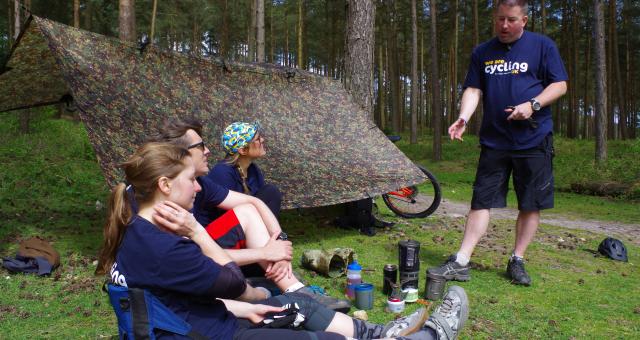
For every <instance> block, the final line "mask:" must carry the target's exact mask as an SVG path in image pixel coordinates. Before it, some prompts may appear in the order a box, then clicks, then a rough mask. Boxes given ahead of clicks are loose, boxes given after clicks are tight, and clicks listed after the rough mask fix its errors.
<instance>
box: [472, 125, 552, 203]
mask: <svg viewBox="0 0 640 340" xmlns="http://www.w3.org/2000/svg"><path fill="white" fill-rule="evenodd" d="M553 154H554V150H553V137H552V135H551V134H549V135H547V137H545V138H544V139H543V140H542V143H540V145H538V146H537V147H535V148H531V149H526V150H514V151H510V150H495V149H491V148H488V147H485V146H483V147H482V151H481V153H480V160H479V162H478V170H477V171H476V180H475V182H474V184H473V198H472V199H471V209H474V210H478V209H491V208H504V207H506V206H507V191H508V187H509V177H510V175H511V174H512V173H513V187H514V189H515V191H516V196H517V198H518V210H522V211H538V210H543V209H550V208H553V189H554V186H553Z"/></svg>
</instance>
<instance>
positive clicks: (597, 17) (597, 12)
mask: <svg viewBox="0 0 640 340" xmlns="http://www.w3.org/2000/svg"><path fill="white" fill-rule="evenodd" d="M593 17H594V31H595V42H596V46H595V51H596V74H595V78H596V79H595V80H596V95H595V98H596V107H595V116H596V122H595V130H596V134H595V135H596V150H595V151H596V154H595V159H596V162H597V163H602V162H604V161H606V159H607V95H606V94H607V67H606V62H607V58H606V54H605V47H604V0H594V1H593Z"/></svg>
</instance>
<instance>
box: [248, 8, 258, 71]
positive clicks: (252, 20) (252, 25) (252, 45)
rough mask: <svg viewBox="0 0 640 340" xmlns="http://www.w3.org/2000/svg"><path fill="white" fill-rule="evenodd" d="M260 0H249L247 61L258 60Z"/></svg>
mask: <svg viewBox="0 0 640 340" xmlns="http://www.w3.org/2000/svg"><path fill="white" fill-rule="evenodd" d="M257 1H258V0H249V14H250V16H249V27H248V28H247V47H248V55H247V61H249V62H254V61H255V60H256V14H257V12H256V7H257V4H256V2H257Z"/></svg>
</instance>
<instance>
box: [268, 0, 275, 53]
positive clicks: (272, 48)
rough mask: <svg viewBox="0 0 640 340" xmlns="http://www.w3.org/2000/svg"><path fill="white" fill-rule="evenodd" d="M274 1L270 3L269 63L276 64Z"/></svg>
mask: <svg viewBox="0 0 640 340" xmlns="http://www.w3.org/2000/svg"><path fill="white" fill-rule="evenodd" d="M273 7H274V4H273V1H269V62H270V63H274V60H275V55H274V49H275V46H274V44H273Z"/></svg>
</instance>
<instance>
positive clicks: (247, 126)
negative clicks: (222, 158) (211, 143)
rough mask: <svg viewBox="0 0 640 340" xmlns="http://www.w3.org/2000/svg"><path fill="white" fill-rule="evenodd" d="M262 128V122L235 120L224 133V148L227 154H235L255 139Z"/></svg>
mask: <svg viewBox="0 0 640 340" xmlns="http://www.w3.org/2000/svg"><path fill="white" fill-rule="evenodd" d="M258 130H260V123H258V122H254V123H252V124H251V123H243V122H235V123H231V125H229V126H227V128H225V129H224V132H223V133H222V148H223V149H224V151H225V152H226V153H227V155H234V154H236V153H237V152H238V149H241V148H243V147H245V146H247V145H249V143H251V141H252V140H253V137H255V136H256V133H258Z"/></svg>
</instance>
